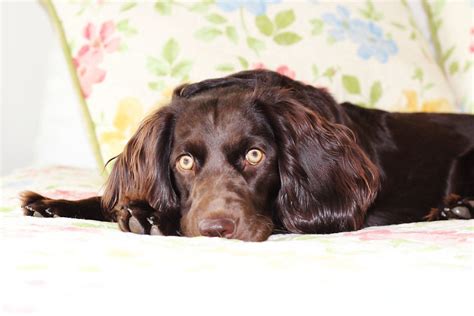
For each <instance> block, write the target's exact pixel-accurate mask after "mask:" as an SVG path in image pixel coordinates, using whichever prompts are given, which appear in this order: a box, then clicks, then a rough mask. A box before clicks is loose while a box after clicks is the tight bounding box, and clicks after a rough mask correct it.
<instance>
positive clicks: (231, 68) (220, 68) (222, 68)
mask: <svg viewBox="0 0 474 316" xmlns="http://www.w3.org/2000/svg"><path fill="white" fill-rule="evenodd" d="M216 70H218V71H222V72H232V71H234V70H235V68H234V65H232V64H220V65H217V67H216Z"/></svg>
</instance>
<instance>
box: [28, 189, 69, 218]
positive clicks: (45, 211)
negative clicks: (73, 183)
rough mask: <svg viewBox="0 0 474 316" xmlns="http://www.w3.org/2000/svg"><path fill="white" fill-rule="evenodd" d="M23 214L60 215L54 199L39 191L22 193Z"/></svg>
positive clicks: (37, 215) (36, 215)
mask: <svg viewBox="0 0 474 316" xmlns="http://www.w3.org/2000/svg"><path fill="white" fill-rule="evenodd" d="M20 200H21V208H22V209H23V215H26V216H35V217H58V216H60V215H59V213H60V211H59V209H58V208H56V207H55V206H54V203H52V202H53V200H52V199H49V198H47V197H44V196H42V195H40V194H38V193H35V192H31V191H25V192H22V193H21V194H20Z"/></svg>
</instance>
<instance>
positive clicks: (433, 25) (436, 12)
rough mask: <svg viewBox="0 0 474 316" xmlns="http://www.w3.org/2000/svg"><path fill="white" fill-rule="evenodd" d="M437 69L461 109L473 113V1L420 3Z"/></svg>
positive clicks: (427, 0) (429, 1)
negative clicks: (425, 15) (423, 10)
mask: <svg viewBox="0 0 474 316" xmlns="http://www.w3.org/2000/svg"><path fill="white" fill-rule="evenodd" d="M423 5H424V8H425V11H426V13H427V15H428V20H429V24H430V25H429V26H430V32H431V37H432V41H433V43H434V48H435V52H436V58H437V61H438V64H439V66H440V67H441V68H442V69H443V73H444V75H445V76H446V77H447V79H448V80H449V83H450V85H451V86H452V88H453V90H454V92H455V94H456V103H457V104H458V107H459V108H460V109H464V110H465V111H466V112H470V113H474V91H473V90H474V67H473V64H474V0H461V1H446V0H423Z"/></svg>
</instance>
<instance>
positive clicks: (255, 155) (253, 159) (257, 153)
mask: <svg viewBox="0 0 474 316" xmlns="http://www.w3.org/2000/svg"><path fill="white" fill-rule="evenodd" d="M245 159H246V160H247V161H248V163H249V164H251V165H254V166H255V165H256V164H259V163H260V162H261V161H262V160H263V152H262V151H261V150H258V149H250V150H249V151H248V152H247V155H245Z"/></svg>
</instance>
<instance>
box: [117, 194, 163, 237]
mask: <svg viewBox="0 0 474 316" xmlns="http://www.w3.org/2000/svg"><path fill="white" fill-rule="evenodd" d="M117 222H118V224H119V227H120V229H121V230H122V231H124V232H132V233H135V234H141V235H163V234H162V232H161V231H160V229H159V228H158V218H157V215H156V211H155V210H154V209H153V208H152V207H150V206H149V205H148V203H144V202H130V203H128V204H127V205H124V206H122V207H120V209H119V210H118V215H117Z"/></svg>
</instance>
